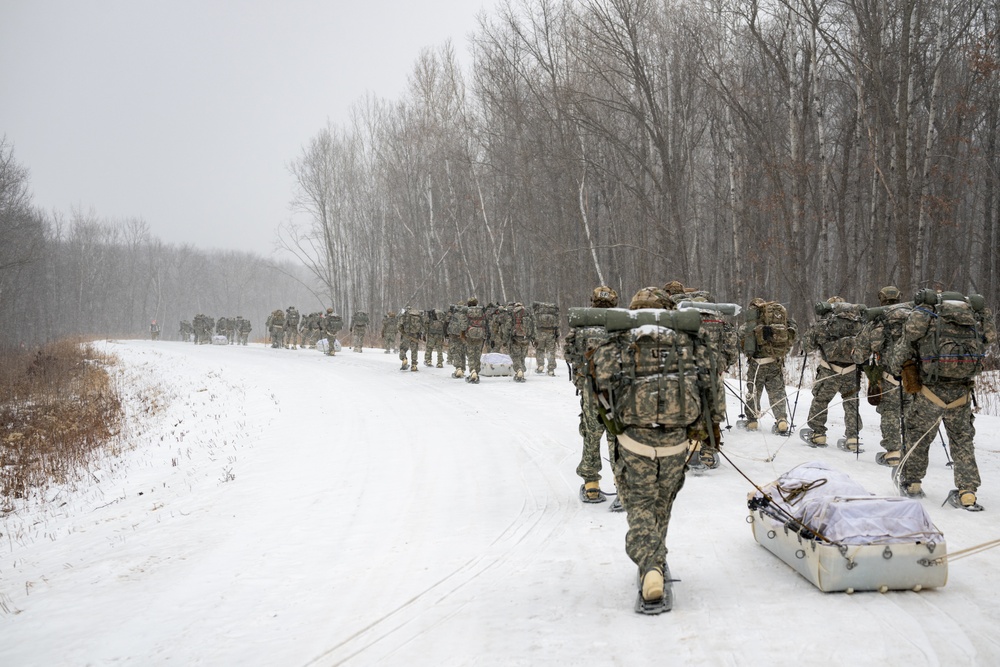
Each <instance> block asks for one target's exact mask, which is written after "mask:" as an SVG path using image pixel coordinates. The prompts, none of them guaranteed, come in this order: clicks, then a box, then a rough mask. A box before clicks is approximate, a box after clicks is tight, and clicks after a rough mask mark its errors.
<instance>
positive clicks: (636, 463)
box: [615, 427, 688, 572]
mask: <svg viewBox="0 0 1000 667" xmlns="http://www.w3.org/2000/svg"><path fill="white" fill-rule="evenodd" d="M625 436H626V437H629V438H632V439H634V440H636V441H637V442H640V443H642V444H644V445H649V446H652V447H670V446H673V445H680V444H682V443H686V442H687V431H686V429H670V430H665V429H646V428H636V427H630V428H629V429H628V430H627V431H626V432H625ZM625 447H626V445H623V444H622V440H621V439H619V441H618V446H617V447H616V448H615V450H616V451H615V480H616V482H617V484H618V497H619V499H620V500H621V501H622V504H623V505H624V506H625V511H626V512H627V513H628V532H627V533H626V535H625V552H626V553H627V554H628V557H629V558H631V559H632V562H634V563H635V564H636V565H638V566H639V571H640V572H645V571H647V570H649V569H651V568H654V567H662V566H663V564H664V563H665V562H666V560H667V544H666V540H667V525H668V524H669V523H670V512H671V509H672V508H673V505H674V498H676V497H677V492H678V491H680V490H681V487H682V486H684V466H685V464H686V462H687V457H688V451H687V448H681V449H680V451H679V452H678V453H676V454H673V455H670V456H666V457H663V458H655V459H651V458H648V457H646V456H640V455H639V454H635V453H633V452H630V451H628V450H627V449H626V448H625Z"/></svg>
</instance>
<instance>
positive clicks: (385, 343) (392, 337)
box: [382, 333, 398, 352]
mask: <svg viewBox="0 0 1000 667" xmlns="http://www.w3.org/2000/svg"><path fill="white" fill-rule="evenodd" d="M397 345H398V343H397V342H396V334H394V333H392V334H385V335H384V336H382V347H384V348H385V351H386V352H395V351H396V349H397Z"/></svg>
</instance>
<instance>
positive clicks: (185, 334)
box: [181, 320, 194, 343]
mask: <svg viewBox="0 0 1000 667" xmlns="http://www.w3.org/2000/svg"><path fill="white" fill-rule="evenodd" d="M193 335H194V328H193V327H192V326H191V323H190V322H188V321H187V320H181V340H182V341H184V342H185V343H188V342H190V341H191V337H192V336H193Z"/></svg>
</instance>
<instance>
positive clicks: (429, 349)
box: [424, 334, 444, 366]
mask: <svg viewBox="0 0 1000 667" xmlns="http://www.w3.org/2000/svg"><path fill="white" fill-rule="evenodd" d="M435 351H437V355H438V364H441V365H443V364H444V336H442V335H440V334H437V335H429V336H427V340H425V341H424V363H425V364H427V365H428V366H430V365H431V364H432V363H433V361H434V352H435Z"/></svg>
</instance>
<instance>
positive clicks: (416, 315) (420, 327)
mask: <svg viewBox="0 0 1000 667" xmlns="http://www.w3.org/2000/svg"><path fill="white" fill-rule="evenodd" d="M400 318H401V319H400V321H399V325H400V327H402V329H403V333H405V334H406V335H407V336H419V335H420V334H422V333H423V332H424V319H423V317H422V316H421V313H420V311H419V310H417V309H416V308H407V309H406V310H404V311H403V314H402V315H400Z"/></svg>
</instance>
